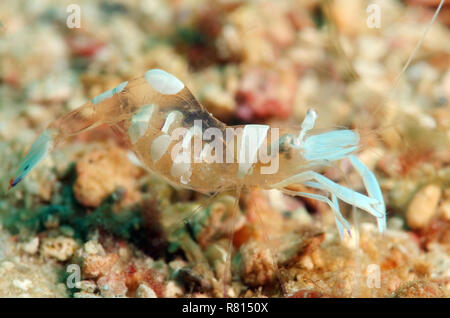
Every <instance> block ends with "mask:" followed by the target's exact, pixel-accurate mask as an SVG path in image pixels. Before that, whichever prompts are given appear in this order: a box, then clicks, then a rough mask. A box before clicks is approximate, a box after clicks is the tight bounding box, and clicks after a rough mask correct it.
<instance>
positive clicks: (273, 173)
mask: <svg viewBox="0 0 450 318" xmlns="http://www.w3.org/2000/svg"><path fill="white" fill-rule="evenodd" d="M316 117H317V115H316V113H315V112H314V111H313V110H310V111H309V112H308V114H307V115H306V117H305V119H304V121H303V123H302V126H301V128H284V127H270V126H268V125H243V126H227V125H226V124H224V123H222V122H220V121H219V120H217V119H216V118H214V117H213V116H212V115H211V114H210V113H209V112H208V111H206V110H205V109H204V108H203V107H202V105H200V103H199V102H198V101H197V100H196V99H195V97H194V96H193V95H192V93H191V92H190V91H189V89H188V88H187V87H185V85H184V84H183V83H182V82H181V81H180V80H179V79H177V78H176V77H175V76H173V75H171V74H169V73H167V72H165V71H162V70H158V69H153V70H149V71H147V72H146V73H145V75H144V76H141V77H139V78H136V79H134V80H131V81H128V82H123V83H121V84H120V85H118V86H117V87H116V88H114V89H111V90H109V91H107V92H105V93H102V94H100V95H99V96H97V97H95V98H94V99H92V100H91V101H90V102H88V103H86V104H85V105H83V106H81V107H80V108H78V109H76V110H74V111H72V112H71V113H69V114H67V115H64V116H62V117H61V118H59V119H57V120H55V121H54V122H53V123H51V124H50V126H49V127H48V129H47V130H45V131H44V133H43V134H42V135H41V136H40V137H39V139H38V140H37V141H36V142H35V144H33V146H32V147H31V150H30V151H29V153H28V154H27V155H26V156H25V158H24V159H23V161H22V162H21V164H20V167H19V169H18V171H17V173H16V176H15V178H13V179H12V180H11V182H10V186H11V187H13V186H15V185H16V184H17V183H19V182H20V181H21V180H22V179H23V178H24V176H25V175H26V174H27V173H29V171H30V170H31V169H32V168H33V167H35V166H36V165H37V164H38V163H39V162H40V161H41V160H42V159H43V158H44V157H45V155H46V154H47V153H48V152H49V151H50V150H51V149H52V148H53V147H54V146H55V145H56V144H57V143H58V142H59V141H60V140H63V139H65V138H67V137H68V136H70V135H73V134H77V133H80V132H81V131H84V130H86V129H89V128H92V127H95V126H98V125H101V124H109V125H111V126H113V127H114V128H116V130H118V131H120V132H121V133H122V134H123V135H124V136H125V137H126V139H127V140H128V142H129V144H130V146H131V149H132V150H133V151H134V153H135V154H136V156H137V158H138V159H139V161H140V162H141V164H142V165H143V166H145V167H146V168H148V169H149V170H150V171H152V172H153V173H156V174H158V175H160V176H162V177H164V178H165V179H166V180H168V181H169V182H170V183H172V184H176V185H179V186H182V187H185V188H190V189H193V190H195V191H199V192H203V193H208V192H219V191H224V190H229V189H233V188H241V187H252V186H260V187H263V188H266V189H273V188H276V189H280V190H281V191H283V192H285V193H287V194H290V195H298V196H305V197H310V198H314V199H317V200H321V201H324V202H326V203H328V204H329V205H330V207H331V208H332V209H333V211H334V213H335V216H336V223H337V226H338V229H339V232H340V234H341V236H343V235H344V233H345V230H346V232H347V233H350V225H349V224H348V222H347V221H346V220H345V219H344V218H343V217H342V215H341V213H340V210H339V203H338V199H340V200H343V201H345V202H347V203H349V204H352V205H355V206H357V207H359V208H361V209H363V210H365V211H367V212H369V213H370V214H372V215H373V216H375V217H376V218H377V220H378V226H379V230H380V232H383V231H384V230H385V221H386V220H385V207H384V201H383V197H382V194H381V190H380V187H379V185H378V182H377V180H376V178H375V176H374V175H373V174H372V172H370V171H369V169H368V168H367V167H365V166H364V165H363V164H362V163H361V162H360V161H359V160H358V159H357V158H356V157H355V156H354V155H353V154H352V153H353V152H355V151H356V150H357V148H358V143H359V136H358V134H357V133H356V132H354V131H351V130H346V129H344V130H335V131H330V132H326V133H322V134H315V135H309V134H308V131H309V130H311V129H312V128H313V126H314V122H315V119H316ZM344 158H348V159H350V162H351V163H352V164H353V166H354V167H355V169H356V170H357V171H358V172H359V173H360V175H361V177H362V178H363V180H364V184H365V186H366V190H367V193H368V196H366V195H363V194H360V193H357V192H355V191H353V190H351V189H347V188H345V187H343V186H341V185H339V184H337V183H335V182H333V181H331V180H329V179H327V178H325V177H324V176H322V175H321V174H318V173H317V172H314V171H313V170H311V169H312V167H314V166H316V165H321V164H324V163H328V162H332V161H336V160H340V159H344ZM294 183H303V184H305V185H307V186H309V187H313V188H317V189H319V190H322V191H325V192H328V193H329V194H330V198H328V196H325V195H318V194H311V193H303V192H296V191H292V190H289V188H288V187H289V185H292V184H294Z"/></svg>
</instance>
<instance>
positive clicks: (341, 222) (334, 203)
mask: <svg viewBox="0 0 450 318" xmlns="http://www.w3.org/2000/svg"><path fill="white" fill-rule="evenodd" d="M307 185H308V186H311V187H313V186H312V184H307ZM314 188H315V186H314ZM317 188H320V189H323V188H322V187H321V186H319V187H317ZM281 191H282V192H283V193H286V194H288V195H292V196H301V197H305V198H310V199H314V200H317V201H322V202H325V203H327V204H328V205H329V206H330V207H331V209H332V210H333V212H334V219H335V221H336V225H337V227H338V230H339V236H340V237H341V238H344V229H345V231H346V232H347V234H348V235H350V236H351V227H350V224H349V223H348V222H347V220H346V219H345V218H344V217H343V216H342V214H341V210H340V208H339V203H338V200H337V197H336V195H334V194H331V200H330V199H328V198H327V197H326V196H323V195H320V194H314V193H307V192H298V191H292V190H288V189H281Z"/></svg>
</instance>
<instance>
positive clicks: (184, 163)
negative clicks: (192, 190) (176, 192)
mask: <svg viewBox="0 0 450 318" xmlns="http://www.w3.org/2000/svg"><path fill="white" fill-rule="evenodd" d="M170 174H171V175H172V177H174V178H180V182H181V183H182V184H188V183H189V181H190V179H191V176H192V170H191V163H190V157H189V155H188V154H187V153H185V152H183V153H180V154H179V155H178V156H177V157H176V158H175V160H174V163H173V164H172V167H171V168H170Z"/></svg>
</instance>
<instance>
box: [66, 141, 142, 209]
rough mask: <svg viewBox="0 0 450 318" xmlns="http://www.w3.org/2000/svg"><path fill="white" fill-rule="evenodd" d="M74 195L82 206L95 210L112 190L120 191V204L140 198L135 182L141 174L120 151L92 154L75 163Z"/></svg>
mask: <svg viewBox="0 0 450 318" xmlns="http://www.w3.org/2000/svg"><path fill="white" fill-rule="evenodd" d="M76 169H77V175H78V177H77V180H76V182H75V185H74V193H75V196H76V198H77V200H78V201H80V203H81V204H83V205H85V206H92V207H96V206H99V205H100V204H101V202H102V201H103V200H104V199H105V198H106V197H107V196H108V195H109V194H111V193H112V192H113V191H114V190H116V189H118V188H122V189H124V190H125V191H124V198H123V203H124V204H132V203H134V202H137V201H138V200H139V198H140V193H139V191H137V182H136V178H137V177H138V176H139V175H140V174H141V173H142V170H141V169H140V168H138V167H136V166H134V165H133V164H132V163H131V162H130V160H129V159H128V157H127V155H126V152H125V151H124V150H122V149H120V148H117V147H115V148H110V149H100V150H95V151H92V152H90V153H88V154H86V155H85V156H83V158H81V160H79V161H78V162H77V167H76Z"/></svg>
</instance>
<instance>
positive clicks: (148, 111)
mask: <svg viewBox="0 0 450 318" xmlns="http://www.w3.org/2000/svg"><path fill="white" fill-rule="evenodd" d="M156 109H157V106H156V105H154V104H151V105H145V106H142V107H141V108H140V109H139V111H137V112H136V113H135V114H134V115H133V117H132V118H131V125H130V128H129V129H128V134H129V135H130V140H131V143H132V144H134V143H136V142H137V141H138V140H139V138H141V137H142V136H144V134H145V132H146V131H147V128H148V125H149V121H150V119H151V117H152V115H153V113H154V112H155V110H156Z"/></svg>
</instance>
